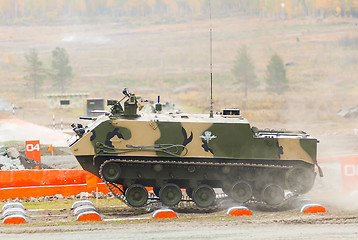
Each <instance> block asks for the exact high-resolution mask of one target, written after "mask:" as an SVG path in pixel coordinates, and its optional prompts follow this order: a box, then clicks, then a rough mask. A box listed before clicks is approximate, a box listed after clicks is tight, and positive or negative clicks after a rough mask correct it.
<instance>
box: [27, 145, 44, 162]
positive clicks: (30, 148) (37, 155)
mask: <svg viewBox="0 0 358 240" xmlns="http://www.w3.org/2000/svg"><path fill="white" fill-rule="evenodd" d="M25 149H26V157H28V158H31V159H33V160H36V161H39V162H41V148H40V140H32V141H26V142H25Z"/></svg>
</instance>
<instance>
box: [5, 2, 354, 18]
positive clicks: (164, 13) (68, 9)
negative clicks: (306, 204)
mask: <svg viewBox="0 0 358 240" xmlns="http://www.w3.org/2000/svg"><path fill="white" fill-rule="evenodd" d="M211 8H212V12H213V15H218V16H228V15H233V16H235V15H250V16H260V17H272V16H279V17H285V18H295V17H302V16H320V17H327V16H330V15H335V16H353V17H358V1H357V0H212V1H211ZM208 11H209V0H103V1H98V0H51V1H48V0H0V23H2V24H16V23H28V22H38V23H40V22H41V23H43V22H45V23H51V22H59V21H65V20H68V18H69V17H70V18H71V17H72V18H73V17H81V18H94V17H103V18H106V19H108V20H110V21H116V20H117V21H119V20H120V19H121V18H122V17H131V16H132V17H138V16H143V17H145V16H154V17H155V16H158V17H161V18H163V17H167V18H173V19H174V20H181V19H182V18H184V17H188V16H190V17H207V16H208Z"/></svg>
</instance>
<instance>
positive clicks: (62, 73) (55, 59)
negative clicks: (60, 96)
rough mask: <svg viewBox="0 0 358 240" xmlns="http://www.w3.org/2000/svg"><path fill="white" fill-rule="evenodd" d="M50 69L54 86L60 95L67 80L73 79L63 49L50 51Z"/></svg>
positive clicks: (57, 48) (68, 61)
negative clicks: (59, 91)
mask: <svg viewBox="0 0 358 240" xmlns="http://www.w3.org/2000/svg"><path fill="white" fill-rule="evenodd" d="M52 69H53V72H52V77H53V80H54V82H55V86H56V87H57V88H59V89H60V90H61V93H64V92H65V87H66V86H67V85H66V82H67V80H69V79H71V78H72V77H73V75H72V67H71V66H70V60H69V58H68V54H67V52H66V50H65V49H64V48H60V47H56V49H55V50H53V51H52Z"/></svg>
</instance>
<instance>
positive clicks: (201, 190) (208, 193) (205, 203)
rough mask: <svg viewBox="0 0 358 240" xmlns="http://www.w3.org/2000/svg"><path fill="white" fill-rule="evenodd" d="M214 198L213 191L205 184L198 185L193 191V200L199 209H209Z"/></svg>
mask: <svg viewBox="0 0 358 240" xmlns="http://www.w3.org/2000/svg"><path fill="white" fill-rule="evenodd" d="M215 198H216V194H215V191H214V189H213V188H212V187H210V186H209V185H206V184H202V185H199V186H198V187H196V188H195V189H194V191H193V200H194V202H195V203H196V205H197V206H198V207H200V208H206V207H210V206H211V205H213V204H214V202H215Z"/></svg>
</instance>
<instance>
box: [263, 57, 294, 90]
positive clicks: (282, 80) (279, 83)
mask: <svg viewBox="0 0 358 240" xmlns="http://www.w3.org/2000/svg"><path fill="white" fill-rule="evenodd" d="M266 83H267V86H268V90H269V91H273V92H275V93H278V94H282V93H283V92H285V91H286V90H288V86H289V83H288V79H287V77H286V69H285V66H284V64H283V61H282V59H281V58H280V56H279V55H277V54H274V55H273V56H272V57H271V60H270V62H269V64H268V65H267V67H266Z"/></svg>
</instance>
